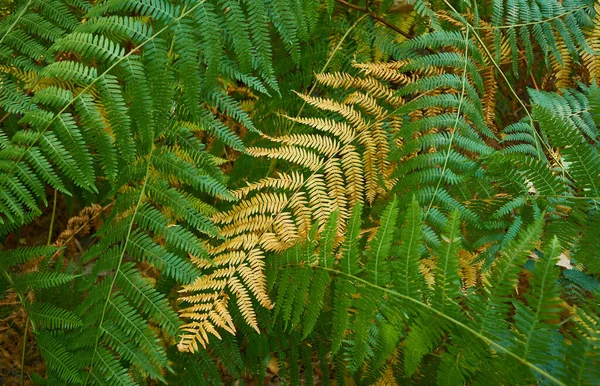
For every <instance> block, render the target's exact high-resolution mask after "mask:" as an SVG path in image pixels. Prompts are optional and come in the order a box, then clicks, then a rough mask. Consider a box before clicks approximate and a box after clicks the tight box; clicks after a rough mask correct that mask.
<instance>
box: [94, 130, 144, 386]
mask: <svg viewBox="0 0 600 386" xmlns="http://www.w3.org/2000/svg"><path fill="white" fill-rule="evenodd" d="M152 143H153V146H152V150H151V151H150V155H149V156H148V161H147V163H148V164H147V165H146V175H145V177H144V182H143V185H142V189H141V190H140V197H139V199H138V201H137V203H136V205H135V209H134V211H133V214H132V215H131V221H130V223H129V228H128V229H127V235H126V236H125V243H124V245H123V250H122V252H121V256H119V262H118V264H117V268H116V269H115V273H114V274H113V277H112V280H111V283H110V286H109V288H108V291H107V296H106V301H105V302H104V306H103V308H102V314H101V316H100V322H99V323H98V332H96V339H95V342H94V353H93V354H92V360H91V362H90V367H89V369H88V372H87V376H86V378H85V382H84V386H85V385H87V383H88V379H89V376H90V373H91V372H92V369H93V366H94V360H95V358H96V354H97V352H98V344H99V343H100V334H101V331H102V324H103V323H104V319H105V317H106V310H107V309H108V303H109V302H110V298H111V296H112V292H113V289H114V287H115V284H116V281H117V276H118V275H119V274H123V273H122V272H121V265H122V264H123V260H124V257H125V252H126V251H127V244H129V239H130V237H131V232H132V231H133V225H134V224H135V216H136V214H137V212H138V210H139V209H140V207H141V205H142V201H143V199H144V193H145V191H146V186H147V184H148V177H149V176H150V165H151V161H152V154H153V152H154V150H155V146H154V140H153V141H152Z"/></svg>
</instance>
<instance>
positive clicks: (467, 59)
mask: <svg viewBox="0 0 600 386" xmlns="http://www.w3.org/2000/svg"><path fill="white" fill-rule="evenodd" d="M464 58H465V64H464V66H463V73H462V89H461V91H460V100H459V103H458V108H457V109H456V119H455V120H454V126H453V128H452V134H451V136H450V141H449V143H448V150H447V151H446V157H445V159H444V166H443V167H442V173H441V174H440V178H439V179H438V182H437V185H436V187H435V190H434V192H433V195H432V197H431V200H430V201H429V205H428V207H427V212H426V213H425V218H427V216H428V215H429V212H430V211H431V207H432V206H433V202H434V200H435V198H436V196H437V193H438V191H439V189H440V186H441V184H442V180H443V179H444V175H445V174H446V170H447V168H448V162H449V159H450V153H451V152H452V144H453V142H454V136H455V134H456V129H457V127H458V122H459V120H460V112H461V108H462V105H463V102H464V99H465V90H466V83H467V66H468V63H469V29H468V28H467V31H466V32H465V55H464Z"/></svg>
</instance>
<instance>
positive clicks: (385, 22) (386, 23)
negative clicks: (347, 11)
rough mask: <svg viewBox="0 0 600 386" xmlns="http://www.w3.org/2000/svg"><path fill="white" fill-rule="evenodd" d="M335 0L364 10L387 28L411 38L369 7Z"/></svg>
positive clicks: (358, 9)
mask: <svg viewBox="0 0 600 386" xmlns="http://www.w3.org/2000/svg"><path fill="white" fill-rule="evenodd" d="M335 1H336V2H338V3H340V4H342V5H345V6H346V7H348V8H352V9H355V10H357V11H360V12H364V13H366V14H367V15H369V16H371V17H372V18H373V19H374V20H376V21H378V22H380V23H381V24H384V25H385V26H386V27H388V28H391V29H393V30H394V31H396V32H398V33H399V34H400V35H402V36H404V37H405V38H407V39H412V37H411V36H410V35H409V34H407V33H406V32H404V31H402V30H401V29H400V28H398V27H396V26H395V25H393V24H392V23H390V22H389V21H387V20H385V19H384V18H383V17H381V16H379V15H378V14H376V13H375V12H373V11H371V10H370V9H369V8H363V7H359V6H358V5H355V4H351V3H348V2H347V1H344V0H335ZM367 4H368V3H367Z"/></svg>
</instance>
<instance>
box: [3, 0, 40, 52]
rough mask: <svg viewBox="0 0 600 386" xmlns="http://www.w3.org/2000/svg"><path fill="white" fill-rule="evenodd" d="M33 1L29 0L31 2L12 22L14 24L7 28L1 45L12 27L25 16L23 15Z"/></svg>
mask: <svg viewBox="0 0 600 386" xmlns="http://www.w3.org/2000/svg"><path fill="white" fill-rule="evenodd" d="M32 2H33V0H29V2H28V3H27V4H26V5H25V6H24V7H23V10H22V11H21V13H20V14H19V16H17V18H16V19H15V21H14V22H13V23H12V25H11V26H10V27H8V29H7V30H6V32H5V33H4V35H2V39H0V45H2V42H4V39H5V38H6V36H8V34H9V33H10V32H11V31H12V29H13V28H15V25H17V23H18V22H19V19H21V18H22V17H23V15H24V14H25V11H26V10H27V8H29V6H30V5H31V3H32Z"/></svg>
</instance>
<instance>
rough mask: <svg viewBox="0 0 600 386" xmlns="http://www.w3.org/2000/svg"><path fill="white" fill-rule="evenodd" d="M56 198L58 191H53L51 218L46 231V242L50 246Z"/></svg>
mask: <svg viewBox="0 0 600 386" xmlns="http://www.w3.org/2000/svg"><path fill="white" fill-rule="evenodd" d="M57 196H58V191H57V190H56V189H54V200H53V203H52V217H51V218H50V230H48V242H47V244H48V245H50V244H51V242H52V230H53V229H54V220H55V219H56V197H57Z"/></svg>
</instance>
